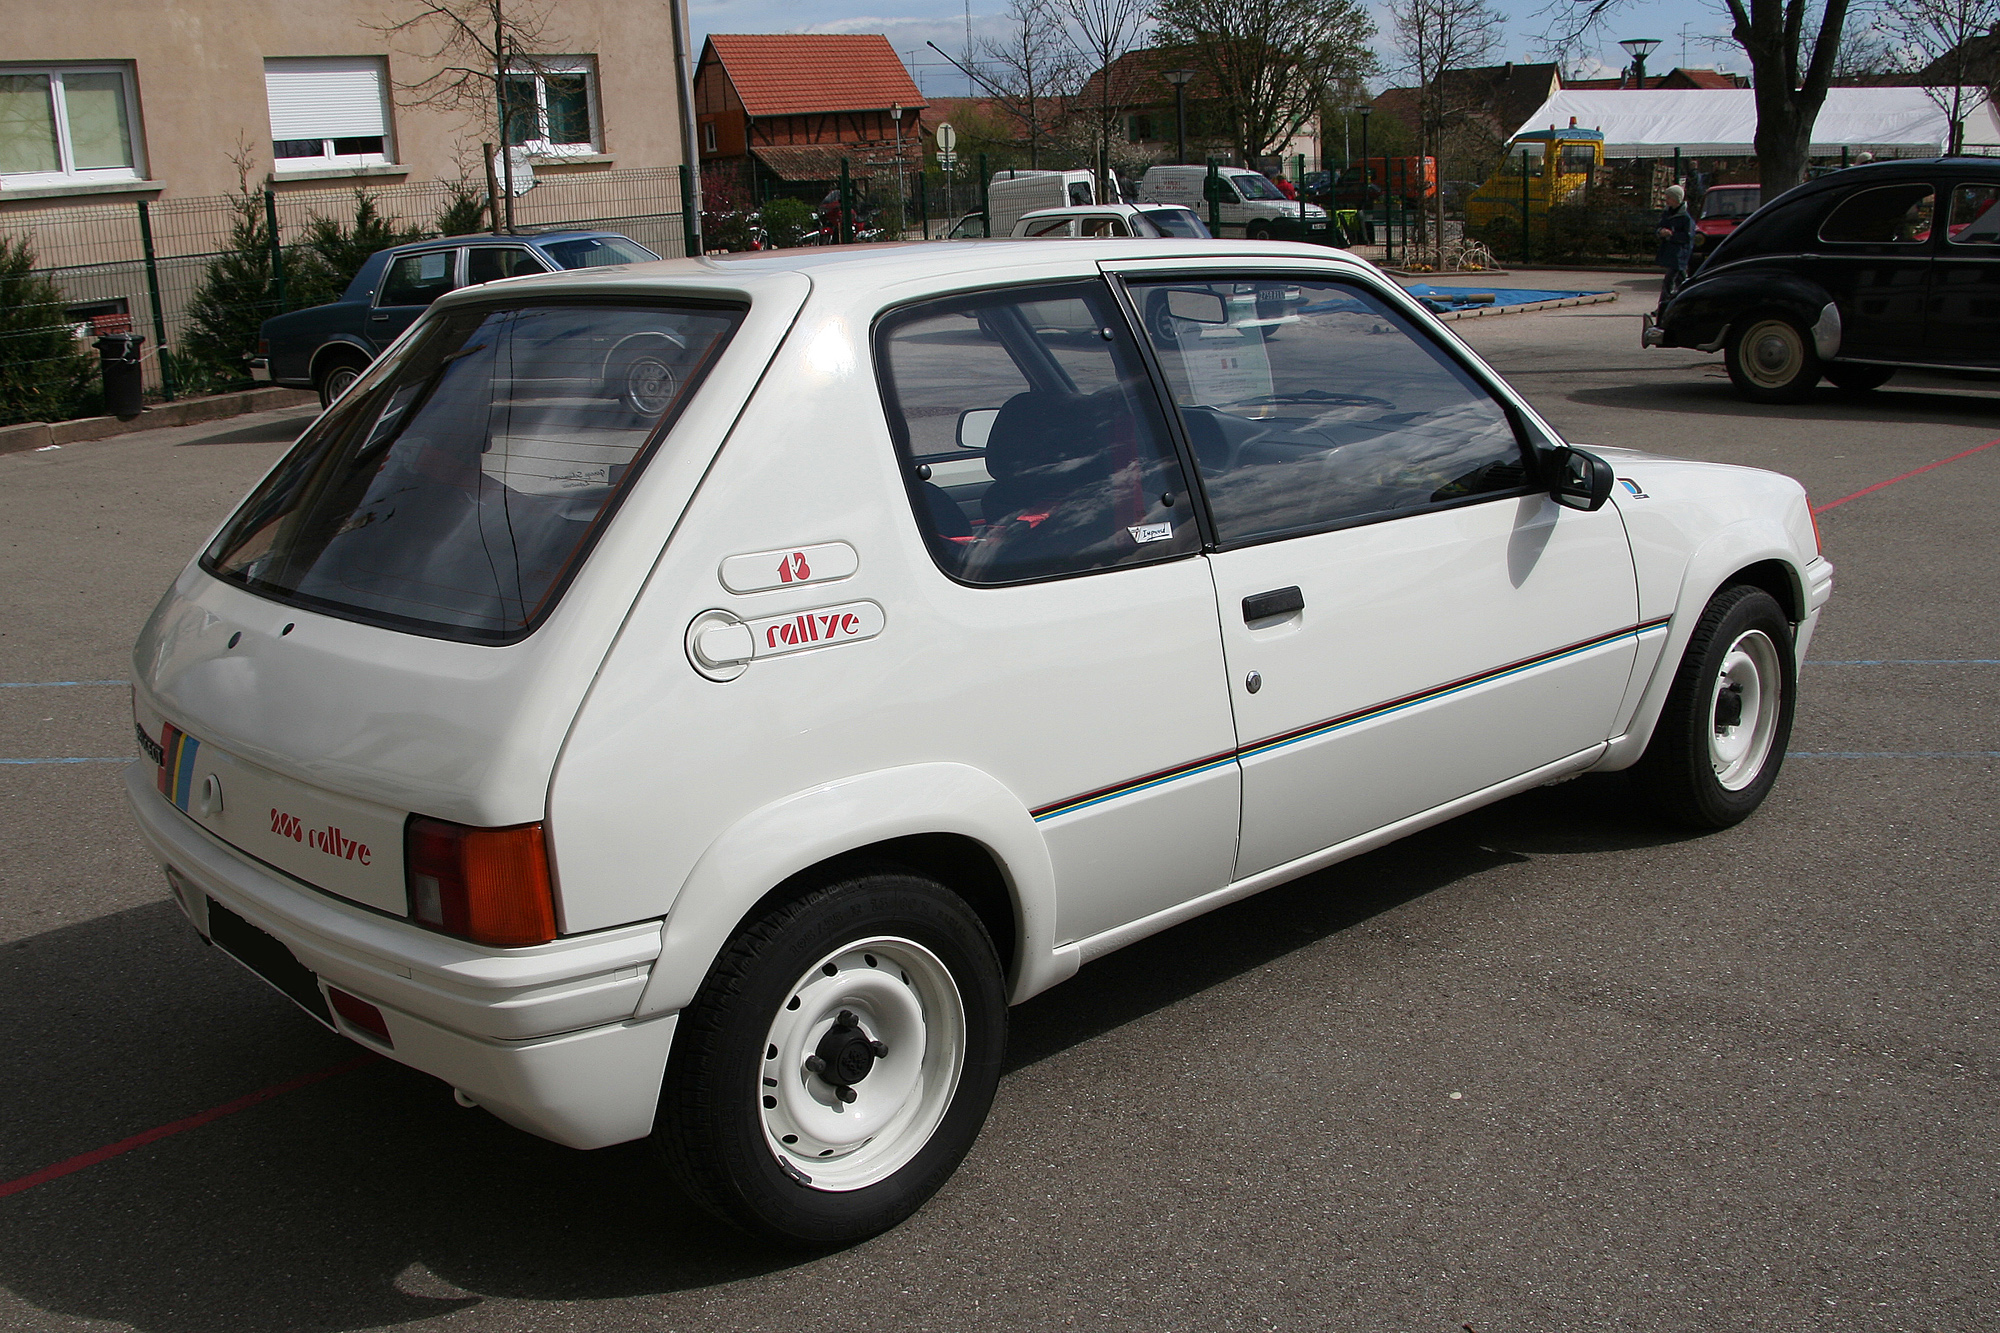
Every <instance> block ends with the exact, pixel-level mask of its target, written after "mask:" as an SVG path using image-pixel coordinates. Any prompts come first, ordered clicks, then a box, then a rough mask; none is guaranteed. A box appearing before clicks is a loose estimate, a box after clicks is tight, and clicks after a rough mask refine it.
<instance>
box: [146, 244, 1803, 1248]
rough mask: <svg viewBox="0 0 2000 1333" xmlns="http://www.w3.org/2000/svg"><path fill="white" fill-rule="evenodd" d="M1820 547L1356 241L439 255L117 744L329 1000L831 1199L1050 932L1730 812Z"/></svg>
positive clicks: (888, 1191)
mask: <svg viewBox="0 0 2000 1333" xmlns="http://www.w3.org/2000/svg"><path fill="white" fill-rule="evenodd" d="M640 364H644V365H645V366H646V367H647V368H648V369H647V375H648V377H649V378H648V379H647V384H648V386H649V389H648V392H647V393H646V394H645V395H641V396H638V397H635V396H634V395H632V394H631V393H629V392H625V390H626V389H627V388H628V387H629V383H630V381H631V379H632V373H631V371H632V367H633V366H635V365H640ZM1831 585H1832V573H1831V569H1830V567H1829V566H1828V565H1827V563H1826V562H1825V561H1824V560H1823V559H1822V558H1821V557H1820V555H1819V552H1818V549H1817V539H1816V536H1815V533H1814V530H1813V525H1812V520H1811V518H1810V515H1809V512H1808V508H1807V503H1806V497H1805V495H1804V493H1803V491H1802V490H1801V489H1800V487H1799V486H1798V485H1797V484H1796V483H1794V482H1792V481H1791V480H1789V479H1787V478H1784V477H1781V476H1776V475H1773V474H1771V473H1767V472H1758V471H1751V470H1746V469H1742V468H1734V467H1723V466H1715V465H1709V464H1703V463H1696V462H1688V461H1683V460H1678V459H1669V458H1655V457H1648V456H1645V455H1640V454H1627V453H1618V454H1607V455H1603V456H1600V455H1596V454H1591V453H1587V452H1583V451H1581V450H1578V449H1574V448H1571V447H1568V446H1566V445H1564V444H1563V443H1561V442H1560V441H1559V440H1558V438H1557V437H1556V435H1555V433H1554V432H1553V431H1552V430H1551V429H1550V428H1549V427H1548V426H1547V425H1546V424H1544V423H1543V422H1542V421H1541V420H1540V419H1539V418H1538V417H1537V416H1536V414H1535V412H1534V410H1533V409H1532V408H1531V407H1529V406H1528V404H1527V403H1526V402H1524V401H1523V400H1522V399H1521V397H1520V396H1519V395H1517V394H1516V393H1514V392H1513V391H1512V390H1511V389H1509V388H1508V387H1507V385H1506V384H1505V383H1503V382H1502V381H1501V380H1500V378H1499V377H1498V376H1497V375H1495V374H1494V373H1493V372H1492V371H1491V370H1489V369H1488V368H1487V367H1486V366H1485V365H1483V364H1482V363H1481V362H1480V360H1479V359H1478V358H1477V357H1476V356H1474V355H1473V354H1472V353H1471V352H1470V351H1469V350H1467V348H1466V347H1465V346H1464V345H1463V344H1462V343H1460V342H1459V341H1458V339H1457V338H1455V337H1454V336H1453V335H1452V334H1451V333H1450V332H1449V331H1448V330H1447V329H1446V328H1445V327H1444V326H1443V325H1441V324H1439V323H1438V322H1437V321H1436V320H1435V319H1433V318H1432V317H1431V316H1430V315H1429V314H1427V313H1426V312H1425V311H1424V310H1423V309H1422V308H1421V307H1420V306H1418V305H1417V304H1416V303H1415V302H1413V301H1411V300H1410V299H1408V298H1407V297H1405V296H1404V294H1403V293H1402V292H1401V291H1400V290H1398V289H1397V288H1396V287H1395V286H1394V285H1392V284H1391V283H1389V282H1388V281H1386V280H1385V279H1384V278H1383V277H1382V276H1381V275H1380V274H1379V273H1378V272H1377V271H1376V270H1375V269H1373V268H1372V267H1370V266H1369V265H1367V264H1366V263H1363V262H1360V261H1357V260H1354V259H1351V258H1349V257H1347V256H1345V255H1342V254H1339V253H1337V252H1329V251H1326V250H1324V249H1319V248H1307V247H1304V246H1287V245H1281V244H1259V243H1247V242H1242V241H1236V242H1227V241H1216V242H1189V243H1187V244H1185V245H1184V246H1181V247H1177V248H1175V249H1174V251H1173V252H1172V253H1171V254H1168V253H1165V252H1163V251H1162V250H1160V249H1159V247H1158V244H1157V243H1156V242H1148V241H1126V242H1117V241H1107V242H1095V241H1090V242H1083V241H1080V242H1078V243H1076V244H1074V245H1065V246H1050V245H1044V244H1039V243H1036V242H1019V243H1013V242H991V243H986V244H981V245H972V246H960V245H938V246H921V245H919V246H882V247H872V248H869V249H865V250H847V251H827V252H812V253H807V252H796V251H793V252H784V253H780V254H775V255H769V254H767V255H761V256H756V257H746V258H743V259H736V260H730V261H726V262H716V261H707V260H700V261H684V260H683V261H673V262H666V263H660V264H648V265H636V266H633V267H629V268H622V269H602V270H594V271H591V272H587V273H573V274H560V275H556V274H552V275H548V276H545V277H534V278H524V279H519V280H513V281H507V282H500V283H494V284H490V285H488V286H485V287H481V288H477V289H474V290H469V291H464V292H459V293H454V294H452V295H449V296H446V297H445V298H443V299H441V300H440V301H438V302H437V304H436V305H434V306H433V307H432V308H431V310H430V311H429V313H428V314H427V315H426V316H425V317H424V318H423V319H422V320H421V321H420V322H419V323H418V324H417V325H415V326H414V327H413V328H412V329H411V330H410V331H409V332H408V333H406V334H405V335H404V336H403V337H402V338H401V339H400V340H399V341H398V342H397V343H396V344H395V345H394V346H393V347H392V348H391V349H389V350H388V351H387V352H385V354H384V355H383V356H382V357H381V358H380V359H379V360H377V361H376V363H375V364H374V365H373V366H371V367H370V368H369V369H368V371H367V372H366V373H365V374H364V375H363V377H362V378H361V379H360V380H359V381H358V382H357V383H356V384H355V385H354V386H353V387H352V388H351V389H350V390H348V391H347V392H346V393H345V394H344V395H343V396H342V397H340V398H339V399H338V400H337V401H336V402H335V403H334V404H333V405H332V406H331V407H330V408H329V409H328V410H327V411H326V412H325V414H324V415H322V416H321V417H320V418H319V419H318V420H317V421H316V422H315V423H314V424H313V426H312V427H311V429H309V430H308V431H307V432H306V433H305V435H304V436H303V437H302V438H301V439H300V440H299V442H298V444H297V445H296V446H295V447H294V448H293V449H292V450H291V451H290V452H289V453H288V454H286V456H285V457H284V458H283V460H282V461H280V462H279V463H278V464H277V466H276V467H274V468H273V469H272V470H271V472H270V474H269V475H268V476H266V477H265V478H264V479H263V480H262V481H261V482H259V483H258V484H257V486H256V488H255V489H254V490H253V491H252V492H251V494H250V496H249V498H248V499H246V500H245V501H244V502H243V504H242V506H241V508H239V509H238V510H237V511H236V513H235V514H234V515H233V516H232V517H231V518H230V519H229V520H228V521H227V522H226V523H225V524H223V525H222V528H221V530H220V531H219V532H218V533H217V534H216V535H215V537H214V538H213V539H212V540H211V541H210V542H209V543H208V544H207V546H206V547H205V548H204V549H203V550H202V551H201V552H200V554H199V555H198V556H197V557H196V558H195V559H194V560H193V561H192V562H191V563H190V564H189V565H188V567H187V568H186V570H185V571H184V572H183V573H182V574H181V576H180V578H179V579H178V580H177V581H176V582H175V584H174V586H173V587H172V589H171V590H170V591H169V592H168V593H167V595H166V596H165V598H164V599H163V600H162V601H161V603H160V605H159V607H158V609H157V610H156V611H155V612H154V614H153V616H152V619H151V621H150V622H149V623H148V625H147V626H146V629H145V631H144V633H143V635H142V636H141V638H140V640H139V642H138V645H137V648H136V649H135V654H134V656H135V674H134V679H135V682H136V684H135V690H134V696H135V710H136V720H137V724H138V743H139V746H140V748H141V749H142V750H143V751H144V753H145V755H146V756H147V757H146V758H145V759H144V760H142V761H141V762H139V763H138V764H135V765H134V766H133V767H132V769H131V770H130V773H129V777H128V786H129V790H130V798H131V803H132V806H133V809H134V811H135V813H136V815H137V818H138V823H139V827H140V829H141V830H142V832H143V833H144V836H145V838H146V839H147V841H148V843H149V844H150V846H151V847H152V849H153V851H154V852H155V853H156V854H157V855H158V857H159V859H160V861H161V862H162V863H163V864H164V866H165V867H166V874H167V878H168V881H169V884H170V886H171V889H172V892H173V894H174V897H175V898H176V899H177V901H178V902H179V904H180V906H181V908H182V909H183V910H184V911H185V912H186V914H187V916H188V918H189V919H190V921H191V922H192V923H193V925H194V928H195V929H196V930H197V931H199V932H201V934H202V935H203V936H204V937H205V938H206V939H208V940H210V941H212V942H213V943H214V944H215V945H217V946H218V947H219V948H221V949H222V950H223V951H225V952H227V953H228V954H230V955H231V956H232V957H233V958H234V959H236V960H237V961H238V962H240V963H242V964H244V965H246V966H247V967H249V968H250V969H252V970H253V971H255V972H256V973H257V974H258V975H260V976H262V977H263V978H264V979H265V980H266V981H268V982H270V983H271V985H272V986H274V987H275V988H276V989H278V990H279V991H281V992H283V993H284V994H286V995H288V996H290V997H291V998H292V999H293V1000H294V1001H296V1002H297V1003H298V1005H299V1006H300V1007H301V1008H303V1009H304V1010H306V1011H307V1012H308V1013H309V1014H311V1015H312V1016H313V1017H314V1018H316V1019H317V1020H318V1021H320V1022H321V1023H324V1024H327V1025H329V1026H330V1027H332V1028H334V1029H335V1030H337V1031H339V1032H342V1033H344V1034H346V1035H347V1036H348V1037H350V1038H352V1039H353V1040H355V1041H357V1042H359V1043H361V1044H362V1045H363V1046H366V1047H369V1048H371V1049H373V1050H377V1051H380V1052H382V1053H383V1054H385V1055H387V1056H389V1057H391V1058H393V1059H396V1060H399V1061H402V1062H403V1063H405V1064H407V1065H409V1066H411V1067H413V1068H415V1069H419V1070H422V1071H424V1072H426V1073H428V1074H431V1075H434V1076H435V1077H437V1078H438V1079H441V1080H442V1081H443V1082H444V1083H445V1084H447V1085H449V1086H450V1087H451V1088H453V1089H455V1090H456V1091H457V1094H458V1096H459V1098H460V1099H461V1100H462V1101H466V1102H468V1103H473V1102H476V1103H477V1104H478V1105H480V1106H483V1107H485V1108H487V1109H488V1110H490V1111H491V1112H492V1113H493V1114H495V1115H497V1116H499V1117H501V1118H502V1119H503V1120H506V1121H508V1122H509V1123H511V1124H514V1125H517V1126H519V1127H521V1128H522V1129H525V1130H528V1131H531V1132H533V1133H536V1134H540V1135H543V1136H546V1137H548V1138H550V1139H553V1140H555V1141H557V1142H559V1143H564V1144H569V1145H571V1146H573V1147H577V1148H595V1147H600V1146H604V1145H608V1144H614V1143H619V1142H623V1141H627V1140H632V1139H638V1138H643V1137H647V1136H651V1137H652V1138H653V1140H654V1141H655V1142H656V1143H657V1145H658V1146H659V1148H660V1150H661V1154H662V1156H663V1157H664V1160H665V1162H666V1163H667V1164H668V1166H669V1167H670V1168H671V1169H672V1170H673V1171H675V1172H676V1173H677V1174H678V1175H679V1177H680V1178H681V1179H682V1180H683V1181H684V1183H685V1184H686V1186H687V1187H688V1189H689V1190H690V1191H691V1192H692V1194H693V1195H694V1197H696V1198H698V1199H700V1200H701V1201H702V1202H703V1203H704V1204H705V1205H706V1206H707V1207H709V1208H711V1209H713V1210H714V1211H715V1212H716V1213H717V1214H719V1215H720V1216H721V1217H723V1218H726V1219H728V1220H729V1221H731V1222H734V1223H735V1224H737V1225H739V1226H741V1227H744V1228H746V1229H748V1230H750V1231H752V1232H754V1233H757V1234H761V1235H763V1236H766V1237H770V1238H772V1239H775V1240H779V1241H786V1242H791V1243H803V1244H829V1243H837V1242H841V1241H846V1240H851V1239H853V1238H857V1237H861V1236H865V1235H868V1234H870V1233H873V1232H876V1231H880V1230H882V1229H883V1228H886V1227H889V1226H891V1225H893V1224H895V1223H896V1222H897V1221H898V1220H900V1219H901V1218H903V1217H904V1216H906V1215H908V1214H909V1213H910V1212H911V1211H912V1210H913V1209H915V1208H916V1207H918V1206H919V1205H920V1204H921V1203H922V1202H923V1201H924V1200H925V1199H926V1198H928V1197H929V1196H930V1195H931V1194H932V1193H933V1192H934V1191H935V1190H936V1189H937V1188H938V1187H939V1186H940V1184H942V1182H943V1181H944V1180H945V1179H947V1178H948V1177H949V1176H950V1174H951V1173H952V1171H953V1169H954V1168H955V1167H956V1166H957V1164H958V1162H959V1161H960V1160H961V1159H962V1158H963V1157H964V1155H965V1153H966V1152H967V1150H968V1149H969V1148H970V1146H971V1144H972V1142H973V1140H974V1139H975V1137H976V1136H977V1134H978V1132H979V1128H980V1125H981V1122H982V1121H983V1119H984V1117H985V1115H986V1112H987V1107H988V1104H989V1101H990V1100H991V1098H992V1096H993V1093H994V1088H995V1083H996V1080H997V1078H998V1075H999V1071H1000V1067H1001V1057H1002V1046H1003V1043H1004V1039H1005V1032H1006V1010H1007V1006H1008V1005H1009V1004H1010V1003H1018V1002H1019V1001H1022V1000H1025V999H1027V998H1028V997H1029V996H1032V995H1035V994H1037V993H1038V992H1041V991H1044V990H1046V989H1048V988H1049V987H1051V986H1054V985H1056V984H1057V983H1059V982H1061V981H1062V980H1064V979H1065V978H1066V977H1069V976H1070V975H1071V974H1073V973H1074V972H1075V971H1076V970H1077V968H1078V967H1079V966H1081V965H1082V964H1083V963H1086V962H1088V961H1090V960H1091V959H1093V958H1096V957H1099V956H1100V955H1103V954H1105V953H1107V952H1109V951H1111V950H1114V949H1117V948H1119V947H1121V946H1123V945H1125V944H1129V943H1131V942H1132V941H1134V940H1137V939H1140V938H1143V937H1144V936H1147V935H1150V934H1152V933H1153V932H1155V931H1159V930H1162V929H1165V928H1166V927H1169V926H1172V925H1174V924H1175V923H1177V922H1181V921H1185V920H1187V919H1189V918H1190V917H1193V916H1196V915H1197V914H1199V913H1202V912H1205V911H1207V910H1209V909H1211V908H1214V907H1216V906H1219V905H1221V904H1223V903H1227V902H1231V901H1233V900H1236V899H1239V898H1242V897H1244V896H1245V895H1247V894H1252V893H1255V892H1257V891H1258V890H1260V889H1264V888H1267V887H1269V886H1271V885H1274V884H1279V883H1282V882H1284V881H1286V880H1289V879H1292V878H1294V877H1296V876H1299V875H1303V874H1306V873H1308V872H1310V871H1313V870H1317V869H1319V868H1321V867H1324V866H1327V865H1330V864H1332V863H1334V862H1336V861H1339V860H1341V859H1343V858H1345V857H1351V856H1354V855H1356V854H1358V853H1360V852H1364V851H1366V850H1368V849H1370V848H1373V847H1377V846H1380V845H1381V844H1383V843H1385V842H1388V841H1390V840H1391V839H1394V838H1397V837H1400V836H1401V835H1403V834H1405V833H1408V832H1411V831H1412V830H1415V829H1418V828H1422V827H1424V826H1426V825H1431V824H1436V823H1438V822H1439V821H1442V820H1446V819H1449V818H1451V817H1452V816H1454V815H1456V814H1458V813H1460V812H1463V811H1466V810H1469V809H1472V808H1473V807H1475V806H1478V805H1481V804H1484V803H1486V802H1490V801H1495V800H1499V799H1501V798H1504V797H1506V796H1508V795H1510V794H1513V793H1516V792H1521V791H1524V790H1526V789H1528V788H1531V787H1534V786H1537V785H1539V784H1543V783H1548V782H1551V781H1553V780H1556V779H1560V778H1564V777H1568V776H1570V775H1573V774H1577V773H1582V772H1585V771H1588V770H1606V769H1621V768H1628V767H1629V768H1633V770H1634V772H1635V773H1636V774H1637V775H1638V779H1639V787H1640V789H1641V790H1643V791H1644V792H1646V793H1648V794H1649V795H1650V797H1651V798H1652V799H1653V801H1654V802H1655V803H1656V804H1657V806H1658V808H1659V809H1660V810H1661V811H1663V812H1665V813H1666V814H1667V815H1668V816H1670V817H1672V818H1674V819H1677V820H1680V821H1682V822H1685V823H1690V824H1694V825H1698V826H1708V827H1720V826H1724V825H1728V824H1731V823H1734V822H1735V821H1737V820H1740V819H1742V818H1744V817H1745V816H1746V815H1748V814H1749V813H1750V812H1751V811H1752V810H1754V809H1755V808H1756V807H1757V805H1758V804H1759V802H1760V801H1762V800H1763V798H1764V796H1765V793H1766V792H1767V791H1769V789H1770V787H1771V784H1772V782H1773V780H1774V779H1775V778H1776V776H1777V774H1778V770H1779V765H1780V764H1781V762H1782V760H1783V757H1784V752H1785V744H1786V738H1787V735H1788V733H1789V730H1790V727H1791V720H1792V707H1793V697H1794V689H1795V684H1796V680H1797V672H1798V665H1799V662H1800V660H1801V658H1802V657H1803V655H1804V653H1805V651H1806V645H1807V641H1808V640H1809V638H1810V637H1811V634H1812V631H1813V627H1814V624H1815V622H1816V620H1817V617H1818V615H1819V610H1820V607H1821V605H1822V603H1823V602H1824V601H1825V600H1826V597H1827V595H1828V592H1829V589H1830V588H1831Z"/></svg>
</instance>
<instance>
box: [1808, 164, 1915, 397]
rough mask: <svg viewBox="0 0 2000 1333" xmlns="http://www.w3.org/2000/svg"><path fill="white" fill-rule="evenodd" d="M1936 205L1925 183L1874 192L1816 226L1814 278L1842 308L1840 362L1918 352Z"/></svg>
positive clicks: (1857, 194)
mask: <svg viewBox="0 0 2000 1333" xmlns="http://www.w3.org/2000/svg"><path fill="white" fill-rule="evenodd" d="M1936 202H1937V196H1936V190H1935V189H1934V188H1933V187H1932V184H1931V182H1929V181H1925V180H1916V181H1901V182H1898V183H1897V184H1894V185H1875V186H1870V187H1868V188H1865V189H1860V190H1856V191H1854V192H1853V193H1852V194H1849V195H1848V196H1847V197H1846V198H1844V199H1842V200H1841V201H1840V202H1839V203H1837V204H1835V205H1834V206H1833V208H1832V209H1831V210H1829V211H1828V213H1827V215H1826V217H1825V218H1824V219H1823V220H1822V221H1821V222H1820V227H1819V242H1820V243H1819V254H1818V256H1817V257H1816V258H1815V259H1813V260H1812V261H1811V266H1812V267H1811V271H1812V272H1813V273H1814V275H1815V276H1817V277H1818V279H1819V281H1820V284H1821V285H1822V286H1823V287H1825V288H1826V290H1827V291H1828V292H1829V293H1830V294H1831V295H1832V296H1833V299H1834V303H1835V304H1836V305H1837V306H1839V308H1840V318H1841V337H1840V354H1841V355H1842V356H1856V357H1869V356H1880V357H1885V358H1893V359H1896V360H1907V359H1909V358H1910V354H1911V350H1912V349H1913V348H1918V347H1921V346H1923V344H1924V307H1925V303H1926V299H1927V297H1928V294H1929V287H1930V279H1931V263H1932V260H1931V256H1932V251H1933V245H1932V241H1933V237H1932V235H1931V233H1932V231H1933V230H1934V229H1933V227H1932V226H1931V222H1932V215H1933V213H1934V212H1935V211H1936Z"/></svg>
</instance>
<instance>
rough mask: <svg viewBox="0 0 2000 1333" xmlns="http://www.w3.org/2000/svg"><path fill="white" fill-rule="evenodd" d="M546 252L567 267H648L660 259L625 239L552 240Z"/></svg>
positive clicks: (613, 237)
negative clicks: (609, 265) (647, 265)
mask: <svg viewBox="0 0 2000 1333" xmlns="http://www.w3.org/2000/svg"><path fill="white" fill-rule="evenodd" d="M542 250H543V252H544V253H545V254H547V255H548V257H549V258H550V259H553V260H555V261H556V263H558V264H560V265H561V266H562V267H564V268H603V267H604V266H605V265H607V264H646V263H650V262H652V261H653V260H655V259H658V258H659V256H658V255H656V254H654V253H653V252H652V251H651V250H648V249H647V248H646V247H645V246H643V245H641V244H639V243H638V242H637V241H628V240H626V239H625V238H624V237H623V236H586V237H584V238H583V239H581V240H575V241H549V242H546V243H545V244H544V245H543V246H542Z"/></svg>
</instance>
